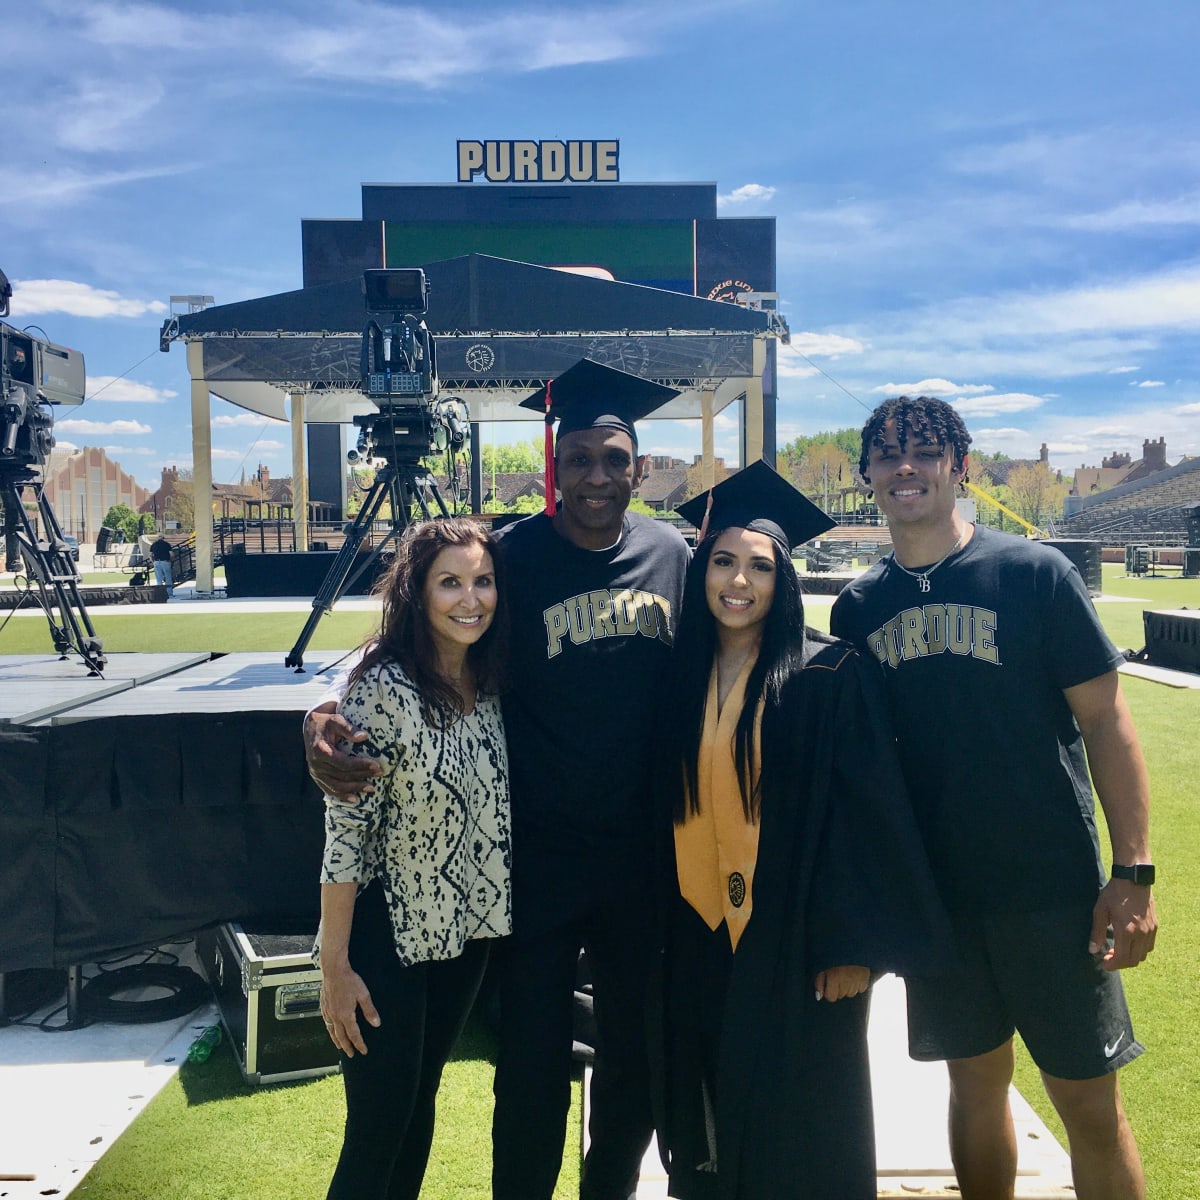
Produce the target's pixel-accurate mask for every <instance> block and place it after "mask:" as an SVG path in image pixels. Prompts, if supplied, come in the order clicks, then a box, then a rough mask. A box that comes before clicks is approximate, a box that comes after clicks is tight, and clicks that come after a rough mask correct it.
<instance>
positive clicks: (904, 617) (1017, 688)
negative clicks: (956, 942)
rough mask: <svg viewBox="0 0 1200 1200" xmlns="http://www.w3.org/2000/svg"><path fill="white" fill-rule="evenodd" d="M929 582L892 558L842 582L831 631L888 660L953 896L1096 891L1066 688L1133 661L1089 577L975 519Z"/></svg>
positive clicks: (935, 857) (1033, 903)
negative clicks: (1097, 603) (1110, 632)
mask: <svg viewBox="0 0 1200 1200" xmlns="http://www.w3.org/2000/svg"><path fill="white" fill-rule="evenodd" d="M929 584H930V589H929V591H928V592H924V593H923V592H921V590H920V586H919V584H918V582H917V580H916V579H914V578H913V577H912V576H911V575H908V574H906V573H905V572H904V571H902V570H901V569H900V568H899V567H897V566H896V565H895V563H894V562H892V561H891V559H890V558H889V559H885V560H883V561H882V562H879V563H877V564H876V565H875V566H874V567H872V569H871V570H870V571H868V572H867V573H866V574H865V575H863V576H862V577H861V578H860V579H858V580H855V581H854V582H853V583H851V584H850V585H849V586H848V587H846V588H845V589H844V591H843V592H842V593H841V595H840V596H839V597H838V600H837V602H836V603H835V605H834V608H833V615H832V619H831V629H832V631H833V633H834V634H835V635H836V636H838V637H843V638H846V639H847V640H848V641H851V642H854V643H855V644H856V645H857V646H859V647H861V648H862V649H863V650H864V651H868V652H870V653H871V654H873V655H874V657H875V658H876V659H878V660H879V662H880V663H881V664H882V670H883V675H884V678H885V683H886V687H887V691H888V696H889V699H890V703H891V716H892V721H893V724H894V726H895V730H896V737H897V741H898V744H899V750H900V759H901V763H902V764H903V769H904V773H905V778H906V780H907V783H908V786H909V790H910V792H911V795H912V800H913V806H914V808H915V810H916V813H917V819H918V822H919V824H920V826H921V830H922V833H923V835H924V837H925V840H926V844H927V847H928V850H929V856H930V859H931V861H932V864H933V868H934V872H935V874H936V876H937V878H938V880H939V883H940V884H941V886H942V888H943V891H944V894H945V897H946V901H947V903H948V904H949V905H950V906H951V907H954V908H958V909H964V910H975V911H980V910H988V911H997V910H998V909H1001V908H1007V909H1010V910H1026V911H1027V910H1032V909H1038V908H1050V907H1055V906H1058V905H1064V904H1069V903H1075V902H1079V901H1081V900H1086V899H1087V898H1088V897H1094V896H1095V893H1096V889H1097V888H1098V886H1099V885H1100V883H1101V882H1102V880H1103V872H1102V869H1101V867H1100V859H1099V843H1098V840H1097V835H1096V823H1095V806H1094V803H1093V798H1092V789H1091V782H1090V779H1089V776H1088V772H1087V764H1086V758H1085V754H1084V746H1083V740H1082V737H1081V736H1080V733H1079V727H1078V726H1077V725H1076V723H1075V719H1074V717H1073V715H1072V713H1071V710H1070V707H1069V706H1068V704H1067V702H1066V699H1065V698H1064V696H1063V689H1064V688H1069V687H1074V686H1076V685H1078V684H1081V683H1085V682H1087V681H1088V680H1090V679H1094V678H1096V677H1097V676H1100V675H1103V674H1105V673H1106V672H1108V671H1111V670H1113V669H1114V668H1115V667H1116V666H1118V665H1119V664H1120V663H1121V662H1122V661H1123V659H1122V655H1121V653H1120V652H1119V651H1118V650H1117V649H1116V647H1114V646H1113V644H1112V642H1111V641H1110V640H1109V638H1108V636H1107V635H1106V634H1105V632H1104V630H1103V628H1102V627H1101V625H1100V622H1099V619H1098V618H1097V616H1096V612H1095V609H1094V608H1093V607H1092V603H1091V600H1090V598H1089V597H1088V594H1087V589H1086V588H1085V587H1084V584H1083V580H1082V579H1081V578H1080V576H1079V572H1078V571H1077V570H1076V569H1075V567H1074V566H1073V565H1072V564H1071V563H1070V561H1069V560H1068V559H1067V558H1066V557H1065V556H1064V555H1063V554H1061V553H1060V552H1059V551H1057V550H1055V549H1053V548H1051V547H1048V546H1042V545H1038V544H1036V543H1031V542H1027V541H1025V540H1024V539H1022V538H1018V537H1013V536H1011V535H1009V534H1002V533H997V532H995V531H994V530H991V529H986V528H983V527H981V526H976V528H975V533H974V536H973V537H972V538H971V540H970V542H968V543H967V545H966V547H965V548H964V549H963V550H962V551H961V552H960V553H958V554H957V555H955V556H954V557H952V558H950V559H948V560H946V561H945V562H944V563H943V564H942V565H941V566H940V567H939V568H938V569H937V570H936V571H935V572H933V573H932V574H931V575H930V576H929ZM870 769H871V765H870V764H869V763H864V764H863V770H864V771H870Z"/></svg>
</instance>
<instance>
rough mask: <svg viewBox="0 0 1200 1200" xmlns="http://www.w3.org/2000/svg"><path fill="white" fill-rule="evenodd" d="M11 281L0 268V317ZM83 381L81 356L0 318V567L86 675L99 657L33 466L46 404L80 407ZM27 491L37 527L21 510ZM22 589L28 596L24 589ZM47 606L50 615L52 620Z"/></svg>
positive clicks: (41, 450)
mask: <svg viewBox="0 0 1200 1200" xmlns="http://www.w3.org/2000/svg"><path fill="white" fill-rule="evenodd" d="M11 298H12V286H11V285H10V284H9V282H8V277H7V276H6V275H5V274H4V273H3V272H2V271H0V317H7V316H8V315H9V309H10V301H11ZM86 383H87V373H86V370H85V368H84V363H83V355H82V354H80V353H79V351H78V350H69V349H67V348H66V347H65V346H56V345H55V344H54V343H53V342H51V341H50V340H49V339H48V338H45V337H36V336H34V334H33V333H31V332H30V331H29V330H28V329H26V330H21V329H16V328H14V327H13V326H12V325H9V324H8V323H7V322H5V321H0V503H2V505H3V524H4V559H5V567H6V568H7V569H8V570H9V571H12V572H14V573H19V572H21V570H22V568H23V569H24V571H25V572H26V579H27V581H29V582H32V583H35V584H36V585H37V593H36V594H37V597H38V599H39V602H40V603H41V606H42V611H43V612H44V613H45V614H46V619H47V621H48V622H49V623H50V636H51V639H52V641H53V643H54V648H55V650H56V651H58V653H59V655H60V657H62V658H66V657H67V653H68V651H71V650H73V651H75V653H77V654H79V655H80V657H81V658H83V660H84V662H85V663H86V664H87V666H88V668H89V670H90V672H91V673H92V674H96V675H98V674H100V673H101V671H102V669H103V667H104V665H105V657H104V654H103V651H102V646H101V641H100V639H99V638H98V637H97V636H96V631H95V630H94V629H93V628H92V623H91V620H90V618H89V617H88V614H87V609H86V608H85V607H84V604H83V598H82V596H81V595H80V592H79V583H80V575H79V572H78V570H77V568H76V565H75V562H74V559H73V557H72V555H71V551H70V548H69V547H68V545H67V542H66V540H65V538H64V536H63V531H62V527H61V526H60V525H59V523H58V517H57V516H56V515H55V512H54V509H53V507H52V506H51V504H50V501H49V499H48V498H47V496H46V493H45V482H44V479H43V478H42V471H41V468H42V467H44V466H45V464H46V461H47V459H48V458H49V457H50V452H51V450H53V449H54V407H53V406H55V405H59V404H72V405H75V404H82V403H83V398H84V391H85V387H86ZM26 488H29V489H31V490H32V491H33V493H34V504H33V506H31V507H34V508H35V509H36V511H37V514H38V518H39V524H40V533H39V528H38V526H37V525H35V523H34V519H33V516H32V515H31V513H30V510H29V509H28V508H26V505H25V499H24V494H23V493H24V492H25V489H26ZM27 594H33V591H32V589H30V591H29V592H28V593H27ZM55 610H57V613H58V616H57V618H56V617H55Z"/></svg>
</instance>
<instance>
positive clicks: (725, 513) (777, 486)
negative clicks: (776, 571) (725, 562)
mask: <svg viewBox="0 0 1200 1200" xmlns="http://www.w3.org/2000/svg"><path fill="white" fill-rule="evenodd" d="M710 494H711V496H712V507H711V509H710V508H709V503H708V501H709V496H710ZM675 511H676V512H677V513H678V514H679V515H680V516H681V517H683V519H684V520H685V521H690V522H691V523H692V524H693V525H695V526H696V528H697V529H699V528H701V527H704V528H705V532H706V533H715V532H716V531H717V530H718V529H730V528H733V527H737V528H739V529H745V528H747V527H748V526H750V525H751V523H752V522H755V521H757V522H769V523H770V524H772V525H774V526H776V527H777V529H778V530H779V532H780V533H782V535H783V536H782V538H779V540H780V541H782V542H785V543H786V544H787V548H788V549H789V550H790V549H791V548H792V547H793V546H799V545H801V544H802V543H804V542H807V541H809V540H810V539H811V538H815V537H819V536H820V535H821V534H822V533H824V532H825V531H826V530H828V529H832V528H833V527H834V525H836V524H837V522H836V521H834V520H832V519H831V518H830V517H827V516H826V515H825V514H824V513H823V512H822V511H821V510H820V509H819V508H818V507H817V506H816V505H815V504H814V503H813V502H812V501H811V500H809V498H808V497H807V496H805V495H804V493H803V492H801V491H800V490H799V489H798V488H795V487H793V486H792V484H790V483H789V482H788V481H787V480H786V479H784V478H783V476H782V475H780V474H779V473H778V472H777V471H774V470H772V469H771V467H769V466H767V464H766V463H765V462H763V461H762V460H761V459H760V460H759V461H758V462H755V463H751V464H750V465H749V466H748V467H745V468H744V469H742V470H741V471H738V473H737V474H736V475H730V476H729V478H727V479H723V480H722V481H721V482H720V483H718V484H717V485H716V486H715V487H714V488H713V489H712V491H711V493H710V492H701V493H700V495H699V496H696V497H694V498H693V499H691V500H689V501H688V502H687V503H686V504H681V505H680V506H679V507H678V508H677V509H676V510H675ZM706 513H707V516H708V524H707V526H705V514H706ZM766 532H770V533H772V536H775V534H774V533H773V532H772V531H770V530H767V531H766Z"/></svg>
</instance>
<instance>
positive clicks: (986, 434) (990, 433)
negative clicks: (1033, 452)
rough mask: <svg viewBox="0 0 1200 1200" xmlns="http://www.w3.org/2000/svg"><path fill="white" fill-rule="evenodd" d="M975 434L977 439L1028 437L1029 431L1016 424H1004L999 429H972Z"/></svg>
mask: <svg viewBox="0 0 1200 1200" xmlns="http://www.w3.org/2000/svg"><path fill="white" fill-rule="evenodd" d="M971 432H972V433H973V434H974V437H975V440H976V441H978V440H979V439H980V438H1003V439H1005V440H1007V439H1010V438H1018V437H1021V438H1026V437H1028V436H1029V432H1028V431H1027V430H1025V429H1018V428H1017V427H1016V426H1015V425H1009V426H1003V427H1001V428H999V429H974V430H972V431H971Z"/></svg>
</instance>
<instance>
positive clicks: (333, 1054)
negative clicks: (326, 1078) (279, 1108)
mask: <svg viewBox="0 0 1200 1200" xmlns="http://www.w3.org/2000/svg"><path fill="white" fill-rule="evenodd" d="M313 937H314V933H313V931H312V929H311V928H309V929H308V930H306V931H305V930H300V929H291V930H285V931H284V932H279V925H278V924H276V925H273V926H271V927H270V931H269V932H268V931H266V930H258V929H247V928H245V927H244V926H242V925H238V924H235V923H233V922H226V923H225V924H224V925H220V926H218V927H217V928H215V929H206V930H204V931H203V932H202V933H200V934H198V935H197V937H196V953H197V956H198V957H199V959H200V962H201V964H202V965H203V967H204V970H205V972H206V973H207V975H208V980H209V983H210V984H211V985H212V989H213V993H214V995H215V996H216V998H217V1006H218V1007H219V1008H220V1010H221V1024H222V1025H224V1026H225V1030H226V1032H227V1033H228V1035H229V1040H230V1042H231V1044H232V1045H233V1049H234V1053H235V1054H236V1055H237V1059H238V1064H239V1065H240V1067H241V1069H242V1076H243V1078H244V1079H245V1080H246V1082H247V1083H252V1084H260V1083H283V1082H286V1081H288V1080H292V1079H311V1078H313V1077H314V1076H317V1075H328V1074H330V1073H331V1072H333V1071H336V1070H338V1050H337V1047H336V1046H335V1045H334V1044H333V1042H332V1041H331V1040H330V1038H329V1034H328V1033H327V1032H326V1029H325V1023H324V1021H323V1020H322V1019H321V972H320V970H319V969H318V968H317V967H314V966H313V964H312V959H311V958H310V957H309V956H310V954H311V952H312V945H313Z"/></svg>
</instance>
